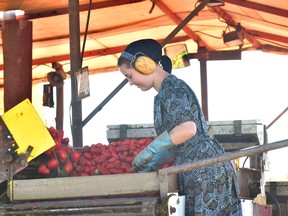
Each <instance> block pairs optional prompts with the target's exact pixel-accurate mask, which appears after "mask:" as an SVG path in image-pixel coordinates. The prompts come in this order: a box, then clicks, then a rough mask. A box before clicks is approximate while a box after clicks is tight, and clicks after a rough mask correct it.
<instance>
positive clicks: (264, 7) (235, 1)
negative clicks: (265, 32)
mask: <svg viewBox="0 0 288 216" xmlns="http://www.w3.org/2000/svg"><path fill="white" fill-rule="evenodd" d="M223 1H224V2H225V3H229V4H234V5H238V6H240V7H246V8H250V9H254V10H257V11H262V12H265V13H269V14H274V15H277V16H283V17H288V11H287V10H283V9H280V8H275V7H271V6H267V5H262V4H258V3H255V2H251V1H243V0H242V1H239V0H223Z"/></svg>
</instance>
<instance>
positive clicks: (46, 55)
mask: <svg viewBox="0 0 288 216" xmlns="http://www.w3.org/2000/svg"><path fill="white" fill-rule="evenodd" d="M89 2H90V1H89V0H79V4H80V6H79V9H80V34H81V42H82V43H81V46H83V41H84V35H85V28H86V25H87V23H88V20H89V26H88V35H87V39H86V43H85V55H84V56H85V58H84V60H83V64H82V65H83V67H84V66H88V67H89V71H90V73H98V72H109V71H115V70H117V68H116V62H117V58H118V57H119V54H120V52H121V51H122V50H123V49H124V48H125V46H126V45H127V44H129V43H130V42H132V41H134V40H137V39H141V38H153V39H156V40H158V41H159V42H161V41H163V40H164V39H165V38H166V37H167V36H168V35H169V34H170V33H171V32H172V31H173V30H174V29H175V28H176V27H177V25H179V24H180V23H181V21H182V20H184V19H185V18H186V17H187V16H188V15H189V14H190V13H191V12H192V11H193V10H194V9H195V7H197V6H198V5H199V4H200V2H201V1H197V0H181V1H175V0H154V1H153V0H152V1H148V0H92V1H91V2H92V4H91V6H90V7H89ZM222 2H223V3H224V4H225V5H224V6H208V5H206V7H205V8H204V9H202V10H201V11H200V12H199V13H198V14H197V16H194V17H193V18H192V20H190V21H189V23H188V24H187V25H186V26H185V27H184V28H183V29H182V30H181V31H180V32H178V33H177V35H175V37H174V38H173V39H171V40H170V41H169V43H168V44H167V46H168V45H169V44H172V43H186V45H187V48H188V52H189V53H197V51H198V49H199V47H205V48H206V49H207V50H210V51H220V50H236V49H240V48H241V49H242V50H262V51H264V52H272V53H276V54H284V55H287V54H288V4H287V1H286V0H277V1H271V0H250V1H243V0H241V1H240V0H223V1H222ZM68 4H69V1H67V0H57V1H51V0H41V1H39V0H13V1H8V0H4V1H1V2H0V11H9V10H15V9H20V10H23V11H25V15H24V16H22V17H17V19H28V20H30V21H32V22H33V79H34V80H40V81H45V79H46V78H45V77H46V75H47V73H48V72H50V71H53V68H52V65H51V63H52V62H59V63H60V64H62V65H64V67H63V68H64V71H65V72H68V71H69V70H70V45H69V5H68ZM89 8H91V13H90V16H89V19H88V14H89V13H88V11H89ZM1 22H2V21H1ZM235 29H237V30H238V32H240V34H241V35H242V36H243V37H244V44H243V46H241V47H239V46H234V47H229V46H227V45H226V44H224V42H223V33H224V32H226V33H228V32H231V31H235ZM1 47H2V42H1ZM0 52H1V53H0V55H1V57H0V78H1V80H2V81H1V83H0V84H2V83H3V57H2V49H0ZM79 52H80V50H79Z"/></svg>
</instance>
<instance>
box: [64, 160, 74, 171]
mask: <svg viewBox="0 0 288 216" xmlns="http://www.w3.org/2000/svg"><path fill="white" fill-rule="evenodd" d="M72 169H73V165H72V163H71V161H67V162H66V164H65V165H64V167H63V171H64V172H65V173H67V174H70V173H71V171H72Z"/></svg>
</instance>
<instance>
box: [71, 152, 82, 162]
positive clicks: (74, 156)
mask: <svg viewBox="0 0 288 216" xmlns="http://www.w3.org/2000/svg"><path fill="white" fill-rule="evenodd" d="M80 157H81V153H80V152H79V151H74V152H72V153H71V160H72V161H74V162H78V161H79V159H80Z"/></svg>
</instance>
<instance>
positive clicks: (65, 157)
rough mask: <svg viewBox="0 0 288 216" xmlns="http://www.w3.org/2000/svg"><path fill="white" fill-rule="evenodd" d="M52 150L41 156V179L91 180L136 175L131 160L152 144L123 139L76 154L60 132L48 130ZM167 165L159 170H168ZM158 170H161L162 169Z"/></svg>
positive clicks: (100, 144) (146, 140) (140, 140)
mask: <svg viewBox="0 0 288 216" xmlns="http://www.w3.org/2000/svg"><path fill="white" fill-rule="evenodd" d="M48 131H49V132H50V134H51V136H52V138H53V139H54V141H55V146H54V147H53V148H51V149H49V150H48V151H46V152H45V153H44V154H45V155H47V156H48V160H47V161H46V162H45V163H43V164H41V165H40V166H39V168H38V172H39V173H40V174H42V175H45V176H51V175H52V174H53V175H55V173H56V176H92V175H109V174H124V173H133V172H136V171H135V170H134V169H133V167H132V161H133V159H134V157H135V156H136V155H137V154H138V153H139V152H140V151H141V150H143V149H144V148H145V147H146V146H147V145H148V144H150V143H151V142H152V139H151V138H144V139H139V140H136V139H126V140H123V141H115V142H110V143H109V144H102V143H97V144H92V145H89V146H88V145H86V146H84V147H83V148H82V149H80V150H77V149H74V148H73V147H72V146H70V145H69V138H67V137H63V135H64V131H63V130H57V129H55V128H53V127H50V128H48ZM172 162H173V161H169V162H168V163H166V164H165V165H164V166H163V167H168V166H170V165H171V164H172ZM163 167H161V168H163Z"/></svg>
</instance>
